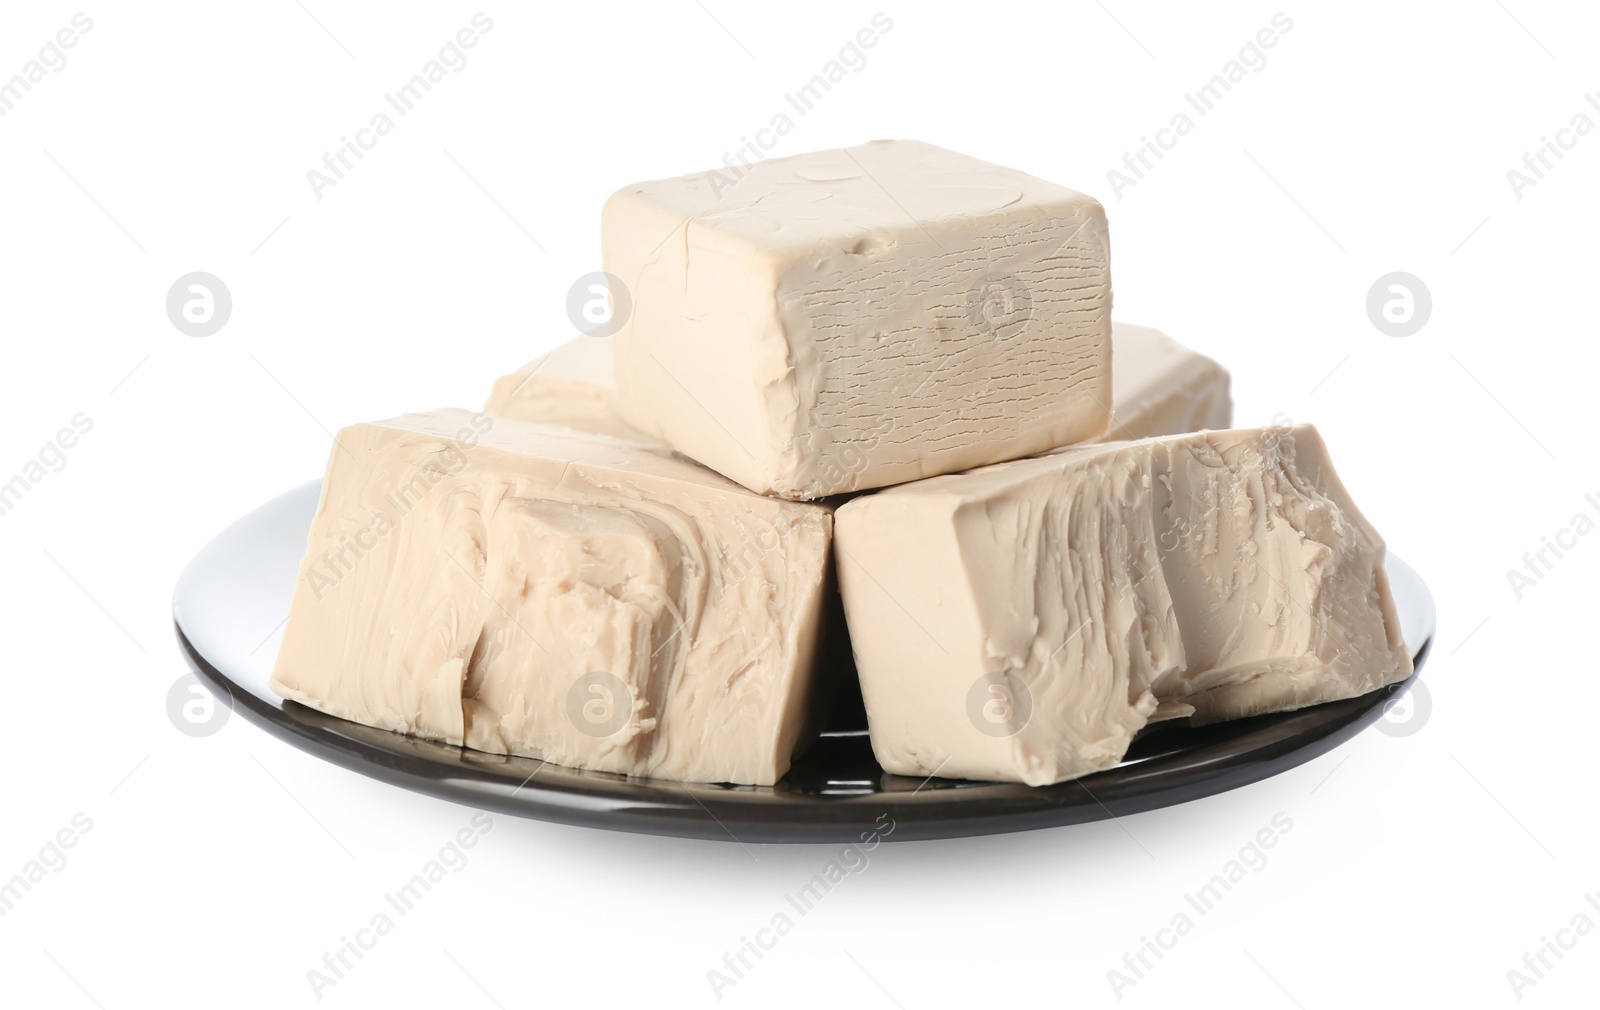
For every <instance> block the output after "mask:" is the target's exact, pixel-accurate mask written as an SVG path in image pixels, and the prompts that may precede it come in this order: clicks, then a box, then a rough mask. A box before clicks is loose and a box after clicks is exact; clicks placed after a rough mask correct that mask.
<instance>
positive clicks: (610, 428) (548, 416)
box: [483, 336, 645, 441]
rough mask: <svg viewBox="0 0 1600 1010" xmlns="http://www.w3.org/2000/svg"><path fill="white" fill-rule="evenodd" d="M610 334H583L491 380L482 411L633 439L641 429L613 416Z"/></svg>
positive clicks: (613, 388)
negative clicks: (487, 396) (491, 383)
mask: <svg viewBox="0 0 1600 1010" xmlns="http://www.w3.org/2000/svg"><path fill="white" fill-rule="evenodd" d="M611 373H612V366H611V338H610V337H605V336H581V337H576V338H574V339H572V340H569V341H567V342H566V343H564V344H562V345H561V346H559V347H557V348H556V349H555V350H553V351H551V352H549V353H548V354H545V355H542V356H540V357H537V358H535V359H533V360H532V361H530V362H528V363H527V364H526V365H523V366H522V367H521V368H519V369H517V370H516V371H515V372H512V373H511V374H510V375H503V376H501V377H500V378H499V379H497V380H495V384H494V388H493V389H492V390H491V391H490V393H489V400H488V402H487V403H485V404H484V407H483V409H484V411H485V412H486V413H489V414H494V415H495V416H497V417H507V418H511V419H512V420H516V421H534V422H537V423H540V424H550V425H555V426H557V427H561V428H570V429H572V430H574V431H588V432H595V433H597V434H602V435H614V436H616V437H618V438H625V439H630V440H634V441H638V440H641V439H644V438H645V436H644V435H643V433H641V432H639V431H638V430H637V429H635V428H632V427H629V426H628V425H627V424H624V423H623V421H622V418H621V417H619V416H618V415H617V409H616V383H615V382H614V381H613V379H612V375H611Z"/></svg>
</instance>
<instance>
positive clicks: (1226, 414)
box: [1103, 323, 1233, 441]
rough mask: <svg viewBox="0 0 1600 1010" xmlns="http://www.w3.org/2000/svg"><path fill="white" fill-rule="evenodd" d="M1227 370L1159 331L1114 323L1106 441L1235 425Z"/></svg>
mask: <svg viewBox="0 0 1600 1010" xmlns="http://www.w3.org/2000/svg"><path fill="white" fill-rule="evenodd" d="M1229 385H1230V377H1229V375H1228V370H1227V369H1226V368H1223V367H1222V366H1221V365H1220V364H1218V363H1217V362H1216V361H1214V360H1212V359H1211V358H1208V357H1206V356H1205V355H1204V354H1201V353H1199V352H1198V351H1192V350H1190V349H1189V348H1187V347H1185V346H1183V345H1182V344H1180V343H1178V342H1177V341H1176V340H1173V339H1172V338H1171V337H1169V336H1167V335H1166V334H1165V333H1162V332H1161V331H1160V330H1154V329H1151V328H1150V327H1148V326H1134V325H1132V324H1129V323H1112V324H1111V412H1112V419H1111V430H1110V431H1108V432H1106V434H1105V436H1104V438H1103V441H1126V440H1128V439H1135V438H1149V437H1151V436H1153V435H1178V434H1182V433H1184V432H1190V431H1199V430H1201V429H1202V428H1209V429H1213V430H1221V429H1224V428H1230V427H1232V426H1233V398H1232V396H1231V395H1230V393H1229Z"/></svg>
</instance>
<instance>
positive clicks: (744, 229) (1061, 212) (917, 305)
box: [601, 141, 1111, 499]
mask: <svg viewBox="0 0 1600 1010" xmlns="http://www.w3.org/2000/svg"><path fill="white" fill-rule="evenodd" d="M601 239H602V246H603V250H604V258H605V268H606V271H607V272H609V273H611V274H614V275H616V276H617V277H619V278H620V279H621V280H622V281H623V283H624V284H625V285H626V286H627V288H628V290H629V291H630V293H631V295H632V313H631V315H630V317H629V318H628V319H627V321H626V323H625V324H624V325H622V326H621V328H620V329H619V330H618V331H617V334H616V379H617V392H618V397H617V404H618V409H619V410H620V411H621V413H622V417H623V419H624V420H625V421H627V422H628V423H629V424H631V425H633V426H634V427H636V428H638V429H640V430H642V431H644V432H647V433H649V434H650V435H653V436H655V437H657V438H659V439H661V440H662V441H664V442H666V443H667V444H669V445H671V446H672V447H673V448H675V449H678V450H680V451H681V452H683V453H685V454H687V455H688V456H690V457H692V458H694V459H696V460H699V461H700V462H702V463H704V464H706V465H707V466H709V467H711V468H712V469H714V470H717V471H719V472H720V473H723V474H726V475H727V476H729V477H731V478H733V479H734V480H736V481H738V482H739V483H741V484H743V485H744V486H746V487H748V488H750V489H752V490H755V491H760V492H762V493H768V494H776V495H778V496H780V497H784V498H792V499H807V498H818V497H823V496H826V495H831V494H836V493H839V492H845V491H854V490H859V489H863V488H874V487H883V486H886V485H889V484H896V483H900V482H903V481H909V480H916V479H918V478H921V477H927V476H931V475H933V474H941V473H950V472H954V471H957V470H964V469H968V468H970V467H973V466H977V465H980V464H984V463H993V462H997V461H1000V460H1005V459H1015V458H1017V457H1019V456H1026V455H1029V454H1031V453H1036V452H1042V451H1044V450H1046V449H1051V448H1054V447H1056V446H1060V445H1068V444H1071V443H1073V442H1078V441H1082V440H1084V439H1090V438H1094V437H1095V436H1097V435H1100V434H1101V433H1102V432H1104V431H1105V430H1106V428H1107V426H1108V424H1109V422H1110V416H1109V415H1110V406H1109V405H1110V403H1111V344H1110V339H1111V320H1110V311H1111V274H1110V256H1109V250H1108V246H1107V236H1106V219H1105V212H1104V210H1103V209H1102V208H1101V206H1100V204H1098V203H1096V202H1095V201H1094V200H1093V199H1091V198H1089V197H1087V196H1084V195H1083V194H1081V193H1075V192H1073V191H1072V190H1070V189H1065V188H1063V187H1061V186H1057V185H1054V184H1052V183H1048V182H1044V181H1041V180H1039V179H1035V178H1033V177H1032V176H1029V175H1025V174H1023V173H1022V172H1017V171H1013V170H1011V169H1007V168H1000V167H998V166H996V165H990V164H987V163H985V162H982V161H978V160H976V159H974V158H968V157H966V156H964V155H960V154H955V153H952V152H950V151H945V150H941V149H940V148H937V147H932V146H930V145H928V144H922V143H917V142H913V141H879V142H875V143H871V144H866V145H863V146H861V147H854V148H848V149H844V150H837V151H821V152H817V153H815V154H804V155H798V156H795V157H792V158H776V159H771V160H767V161H762V162H758V163H756V164H754V165H751V166H740V167H739V168H737V169H725V170H718V171H714V172H709V173H702V174H698V175H687V176H682V177H680V178H676V179H663V180H660V181H657V182H645V183H639V184H637V185H634V186H629V187H627V188H625V189H623V190H620V191H618V192H617V193H616V194H615V195H613V196H612V197H611V199H610V200H608V201H607V203H606V205H605V210H604V212H603V215H602V234H601Z"/></svg>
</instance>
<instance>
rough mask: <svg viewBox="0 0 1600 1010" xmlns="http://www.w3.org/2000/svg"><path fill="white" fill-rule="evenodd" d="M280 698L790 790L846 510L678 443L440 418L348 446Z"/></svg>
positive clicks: (470, 738) (536, 751)
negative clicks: (830, 568) (790, 492)
mask: <svg viewBox="0 0 1600 1010" xmlns="http://www.w3.org/2000/svg"><path fill="white" fill-rule="evenodd" d="M338 441H339V446H338V447H337V448H335V449H334V451H333V453H332V456H331V457H330V461H329V464H328V472H327V478H326V480H325V482H324V484H323V489H322V499H321V502H320V503H319V505H318V507H317V514H316V517H315V519H314V521H313V524H312V528H311V536H310V541H309V544H308V549H307V551H306V556H305V559H304V561H303V562H302V563H301V567H300V579H299V582H298V583H297V584H296V586H295V594H294V601H293V605H292V608H291V611H290V615H289V622H288V626H287V628H286V629H285V631H284V638H283V646H282V649H281V651H280V653H279V655H278V659H277V666H276V668H275V670H274V672H273V676H272V681H271V683H272V687H273V689H274V690H276V691H277V692H278V693H279V694H281V695H283V696H284V697H286V698H291V699H294V700H295V701H298V702H302V703H304V704H306V705H310V706H312V707H313V708H317V709H320V710H322V711H324V712H328V713H330V714H332V715H336V716H341V717H343V718H346V719H352V720H355V721H357V722H361V723H365V724H367V725H369V726H377V727H381V728H383V729H389V730H396V731H399V732H403V733H411V734H415V735H417V736H422V737H427V738H430V739H434V740H442V741H446V742H449V743H453V744H461V745H464V746H467V747H471V748H474V749H477V750H483V751H491V752H494V753H510V754H522V755H528V756H532V757H538V758H543V759H545V760H548V761H551V762H554V763H556V764H561V765H568V766H571V767H574V768H588V769H597V770H601V771H609V772H622V773H626V774H631V775H647V776H662V777H665V778H673V779H685V780H696V781H711V782H738V783H753V784H771V783H773V782H775V781H777V779H778V778H779V777H780V776H782V775H783V774H784V772H785V771H786V770H787V769H788V767H789V760H790V757H791V755H792V754H793V753H794V752H795V748H796V746H797V744H798V743H799V742H801V738H802V736H803V731H804V729H805V728H806V722H807V717H808V714H809V711H808V708H809V707H808V694H809V691H810V685H811V682H812V654H813V650H814V647H815V640H816V636H817V622H818V613H819V607H820V605H821V600H822V590H823V580H824V576H825V573H826V569H827V564H828V552H829V541H830V536H831V531H832V514H831V512H830V510H829V509H828V508H826V507H824V506H820V505H809V504H803V503H795V502H785V501H780V500H777V499H773V498H765V497H762V496H760V495H755V494H752V493H750V492H749V491H747V490H745V489H744V488H742V487H739V486H738V485H736V484H734V483H732V482H731V481H728V480H726V479H724V478H722V477H720V476H718V475H717V474H715V473H712V472H711V471H709V470H706V469H705V468H703V467H700V466H698V465H696V464H694V463H691V462H689V461H687V460H684V459H681V458H679V457H677V456H675V455H673V454H672V453H670V452H669V451H668V450H666V449H665V448H664V447H655V446H650V445H647V444H642V443H632V442H626V441H623V440H620V439H613V438H608V437H606V436H604V435H594V434H584V433H579V432H574V431H570V430H564V429H560V428H554V427H547V426H540V425H536V424H531V423H526V422H518V421H512V420H507V419H504V418H493V417H489V416H486V415H483V414H477V415H473V414H469V413H467V412H466V411H460V410H439V411H433V412H431V413H426V414H408V415H405V416H403V417H398V418H395V419H393V420H389V421H382V422H379V423H375V424H361V425H356V426H354V427H351V428H347V429H345V430H344V431H343V432H341V433H340V436H339V440H338Z"/></svg>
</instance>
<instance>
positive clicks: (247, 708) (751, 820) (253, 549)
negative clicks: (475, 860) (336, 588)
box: [172, 481, 1435, 842]
mask: <svg viewBox="0 0 1600 1010" xmlns="http://www.w3.org/2000/svg"><path fill="white" fill-rule="evenodd" d="M321 486H322V485H321V481H312V482H310V483H308V484H304V485H302V486H300V487H297V488H295V489H294V490H292V491H289V492H287V493H285V494H283V495H280V496H279V497H277V498H274V499H273V500H272V501H270V502H267V503H266V504H265V505H263V506H261V507H260V508H258V509H256V510H255V511H254V512H251V513H250V514H249V515H247V516H245V517H244V518H242V519H240V520H239V521H238V522H236V523H234V524H233V525H232V526H230V527H229V528H228V529H226V530H224V531H223V532H222V533H221V534H220V535H219V536H217V538H216V539H214V540H212V541H211V542H210V543H209V544H207V545H206V547H205V549H204V550H202V551H201V552H200V553H199V554H198V555H197V556H196V557H195V558H194V560H193V561H191V562H190V563H189V566H188V568H186V569H185V570H184V573H183V576H182V577H181V578H180V579H179V580H178V586H177V589H176V591H175V593H174V595H173V604H172V610H173V619H174V622H175V624H176V626H177V632H178V641H179V643H180V644H181V646H182V648H183V651H184V653H185V655H186V656H187V657H188V660H189V663H190V665H191V666H193V667H194V670H195V672H196V673H197V674H198V675H199V676H200V677H201V679H202V680H203V681H205V682H206V683H207V684H208V685H209V686H210V687H211V688H212V690H213V691H215V692H216V693H217V694H218V695H219V696H222V695H226V696H227V697H228V698H229V699H230V700H231V702H232V708H233V711H234V712H235V713H237V714H238V715H241V716H243V717H244V718H246V719H248V720H250V721H251V722H253V723H255V724H256V725H258V726H260V727H261V728H262V729H264V730H266V731H267V732H268V733H271V734H272V735H273V736H276V737H278V738H279V739H281V740H283V741H285V742H287V743H289V744H292V745H293V746H295V747H299V748H300V749H302V750H305V751H309V752H310V753H312V754H315V755H317V756H318V757H320V758H323V759H325V760H327V761H329V762H331V763H333V764H336V765H340V766H342V767H344V768H348V769H351V770H353V771H357V772H360V773H362V774H364V775H370V776H372V777H373V778H377V779H381V780H383V781H385V782H388V783H390V784H392V785H397V786H401V787H404V788H407V789H414V790H417V791H418V792H423V793H428V794H430V795H433V796H438V797H442V798H444V799H448V800H455V801H458V802H461V803H464V804H467V805H469V806H473V807H478V808H482V809H488V810H494V811H498V812H501V813H506V814H512V815H518V816H524V817H533V818H538V819H540V820H547V821H558V822H561V823H564V824H579V825H587V826H589V827H596V828H610V829H613V830H618V831H635V832H643V833H646V834H656V835H675V836H679V837H685V838H704V839H718V840H722V841H730V840H733V841H739V842H854V841H859V840H861V839H862V838H863V836H864V835H865V834H867V833H870V832H872V831H873V830H875V829H877V830H880V831H882V830H883V829H884V828H885V827H886V826H889V825H892V832H891V833H887V834H883V835H882V837H883V838H885V839H886V840H892V841H904V840H913V839H924V838H953V837H960V836H966V835H983V834H993V833H997V832H1004V831H1022V830H1027V829H1031V828H1045V827H1055V826H1059V825H1064V824H1081V823H1084V822H1088V821H1096V820H1101V819H1102V818H1107V817H1122V816H1125V815H1127V814H1133V813H1138V812H1140V811H1144V810H1152V809H1155V808H1157V807H1165V806H1171V805H1173V804H1176V803H1185V802H1188V801H1190V800H1196V799H1200V798H1202V797H1205V796H1211V795H1214V794H1216V793H1220V792H1223V791H1225V790H1228V789H1236V788H1238V787H1239V786H1242V785H1246V784H1248V783H1251V782H1256V781H1259V780H1261V779H1264V778H1267V777H1268V776H1271V775H1276V774H1278V773H1279V772H1282V771H1286V770H1288V769H1290V768H1293V767H1295V766H1296V765H1300V764H1304V763H1305V762H1307V761H1310V760H1311V759H1312V758H1315V757H1317V756H1319V755H1321V754H1324V753H1326V752H1328V751H1329V750H1332V749H1333V748H1334V747H1337V746H1338V745H1339V744H1341V743H1343V742H1344V741H1346V740H1348V739H1350V738H1351V737H1353V736H1355V735H1356V734H1357V733H1359V732H1360V731H1361V730H1362V729H1363V728H1365V727H1366V726H1368V725H1370V724H1372V723H1374V722H1376V721H1377V720H1378V719H1380V718H1382V716H1383V713H1384V711H1385V709H1386V708H1387V707H1388V706H1390V705H1391V704H1393V703H1394V701H1395V699H1397V698H1398V697H1400V695H1401V694H1403V693H1404V692H1405V691H1406V690H1407V689H1408V688H1410V687H1411V685H1412V684H1413V683H1415V680H1416V678H1415V676H1413V677H1412V678H1411V679H1410V680H1407V681H1404V682H1402V683H1400V684H1394V685H1391V686H1389V687H1386V688H1382V689H1380V690H1377V691H1374V692H1372V693H1371V694H1367V695H1363V696H1362V697H1359V698H1351V699H1348V700H1345V701H1337V702H1330V703H1328V704H1325V705H1317V706H1314V707H1312V708H1307V709H1301V710H1300V711H1298V712H1284V713H1279V714H1276V715H1266V716H1257V717H1255V718H1251V719H1240V720H1237V721H1234V722H1226V723H1219V724H1216V725H1212V726H1205V727H1198V728H1197V727H1190V726H1188V725H1185V724H1183V723H1182V722H1168V723H1159V724H1157V725H1155V726H1151V727H1148V728H1147V729H1146V730H1145V731H1144V732H1142V733H1140V734H1139V736H1138V737H1137V738H1136V739H1135V740H1134V742H1133V746H1132V747H1131V748H1129V751H1128V755H1127V757H1126V758H1125V759H1124V760H1123V762H1122V764H1120V765H1119V766H1117V767H1116V768H1113V769H1109V770H1107V771H1103V772H1099V773H1097V774H1094V775H1091V776H1088V777H1087V778H1084V779H1080V780H1078V781H1075V782H1063V783H1060V784H1058V785H1054V786H1044V787H1038V788H1035V787H1030V786H1023V785H1017V784H1013V783H993V782H966V781H958V780H952V779H928V780H922V779H915V778H905V777H902V776H898V775H890V774H888V773H886V772H885V771H884V770H883V769H882V768H880V767H878V763H877V762H876V761H875V760H874V759H873V756H872V747H871V745H870V744H869V742H868V740H867V735H866V729H865V717H864V715H863V713H862V710H861V703H860V696H859V693H842V694H841V697H840V698H839V699H838V701H837V702H836V704H835V709H834V711H833V713H832V714H831V716H830V719H829V724H828V727H827V729H826V730H825V731H824V733H823V736H822V737H821V739H819V740H818V741H817V743H816V744H815V745H813V746H812V747H811V749H810V750H809V751H807V752H806V754H805V755H804V756H802V757H801V758H800V759H799V760H797V761H796V762H795V764H794V766H793V768H791V769H790V771H789V774H788V775H786V776H785V777H784V779H783V780H782V781H781V782H779V783H778V784H777V785H775V786H735V785H706V784H698V783H688V784H684V783H680V782H675V781H669V780H661V779H637V778H629V777H627V776H622V775H614V774H610V773H605V772H585V771H577V770H574V769H571V768H562V767H559V766H557V765H550V764H546V763H545V762H543V761H539V760H538V759H536V758H523V757H507V756H505V755H498V754H485V753H481V752H478V751H471V750H466V749H464V748H461V747H453V746H450V745H447V744H439V743H433V742H431V741H426V740H418V739H415V738H413V737H408V736H403V735H401V734H398V733H391V732H388V731H387V730H379V729H372V728H371V727H368V726H362V725H359V724H357V723H353V722H346V721H345V720H343V719H338V718H335V717H333V716H329V715H324V714H323V713H321V712H318V711H316V710H314V709H310V708H307V707H305V706H303V705H300V704H297V703H295V702H292V701H284V700H283V699H281V698H279V697H278V696H277V695H275V694H273V693H272V691H271V690H270V689H269V688H268V687H267V678H268V676H269V675H270V674H271V672H272V664H273V660H274V658H275V654H276V652H277V641H278V639H279V638H280V637H281V635H282V629H283V624H284V622H285V620H286V618H287V615H288V613H289V602H290V598H291V596H292V595H293V593H294V585H295V579H296V577H297V576H298V574H299V564H300V558H301V555H302V554H304V553H305V547H306V536H307V533H308V531H309V530H310V527H311V518H312V515H313V513H314V512H315V511H316V506H317V496H318V494H319V492H320V490H321ZM1387 567H1388V573H1389V581H1390V585H1391V587H1392V589H1393V591H1394V597H1395V604H1396V606H1397V607H1398V609H1399V613H1400V624H1401V628H1402V630H1403V632H1404V634H1405V640H1406V642H1407V643H1409V644H1410V645H1411V647H1412V649H1413V650H1414V655H1415V660H1416V666H1417V669H1418V670H1420V669H1421V668H1422V663H1423V659H1424V658H1425V657H1426V656H1427V653H1428V649H1429V647H1430V646H1431V645H1432V643H1433V637H1434V625H1435V617H1434V608H1433V598H1432V596H1431V595H1430V594H1429V592H1428V587H1427V585H1426V584H1424V583H1423V581H1422V579H1421V578H1420V577H1419V576H1418V575H1417V573H1416V572H1414V571H1412V569H1411V568H1410V567H1409V566H1408V565H1406V564H1405V562H1403V561H1401V560H1400V559H1399V558H1397V557H1395V556H1394V555H1393V554H1390V555H1389V558H1388V564H1387ZM843 672H845V671H841V673H843ZM840 680H841V682H842V683H847V684H850V685H854V684H855V677H854V675H853V672H850V674H849V675H848V676H841V677H840Z"/></svg>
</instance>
